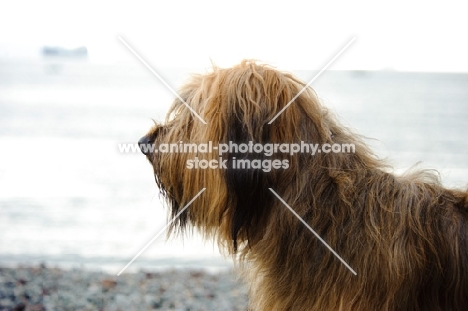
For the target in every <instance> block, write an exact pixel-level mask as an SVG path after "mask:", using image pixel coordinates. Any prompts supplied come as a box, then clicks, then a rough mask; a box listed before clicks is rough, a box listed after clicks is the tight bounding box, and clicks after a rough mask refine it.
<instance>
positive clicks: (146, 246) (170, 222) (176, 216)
mask: <svg viewBox="0 0 468 311" xmlns="http://www.w3.org/2000/svg"><path fill="white" fill-rule="evenodd" d="M205 190H206V188H203V189H202V190H200V192H198V193H197V195H196V196H195V197H194V198H193V199H192V200H190V202H188V203H187V204H186V205H185V206H184V208H183V209H181V210H180V211H179V212H178V213H177V215H175V216H174V218H172V219H171V221H169V222H168V224H167V225H166V226H165V227H164V228H163V229H162V230H161V231H159V232H158V234H156V235H155V236H154V237H153V238H152V239H151V241H149V242H148V243H147V244H146V245H145V247H143V248H142V249H141V251H139V252H138V254H136V255H135V257H133V259H132V260H130V261H129V263H128V264H126V265H125V267H123V269H122V270H120V272H119V273H117V276H120V275H121V274H122V272H124V271H125V269H127V268H128V266H130V265H131V264H132V263H133V262H134V261H135V259H137V258H138V257H139V256H140V255H141V254H142V253H143V252H144V251H145V250H146V249H147V248H148V247H149V246H150V245H151V243H153V242H154V240H156V239H157V238H158V237H159V236H160V235H161V233H163V232H164V231H165V230H166V229H167V227H169V226H170V225H171V224H172V223H173V222H174V221H175V220H176V219H177V218H178V217H179V216H180V214H182V213H183V212H184V211H185V210H186V209H187V207H189V206H190V204H192V203H193V201H195V199H196V198H198V196H199V195H200V194H202V192H203V191H205Z"/></svg>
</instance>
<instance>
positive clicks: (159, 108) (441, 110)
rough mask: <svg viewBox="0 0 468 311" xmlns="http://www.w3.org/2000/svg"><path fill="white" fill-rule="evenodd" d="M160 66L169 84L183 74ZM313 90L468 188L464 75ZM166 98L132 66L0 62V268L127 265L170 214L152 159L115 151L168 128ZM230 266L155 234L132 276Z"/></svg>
mask: <svg viewBox="0 0 468 311" xmlns="http://www.w3.org/2000/svg"><path fill="white" fill-rule="evenodd" d="M156 70H157V71H158V73H159V74H160V75H161V76H162V77H163V78H164V79H165V80H166V81H167V82H168V83H169V85H171V86H173V87H174V88H177V86H178V85H180V84H181V83H182V82H183V81H184V80H185V79H186V78H187V77H188V74H189V73H190V70H188V69H174V68H169V69H168V68H157V69H156ZM296 74H297V75H299V76H300V77H301V78H303V79H304V80H306V81H308V80H310V79H311V78H312V77H313V76H314V72H308V71H298V72H296ZM313 87H314V89H315V90H316V91H317V93H318V95H319V97H320V98H321V99H322V100H323V101H324V103H325V104H326V105H327V106H328V107H330V109H332V110H333V111H334V112H336V114H338V115H339V116H340V119H341V120H342V122H343V123H344V124H345V125H347V126H349V127H351V128H354V129H355V131H356V132H358V133H360V134H363V135H365V136H367V137H370V138H374V139H372V140H369V144H371V145H372V147H373V148H374V150H376V151H377V153H378V154H379V155H380V156H382V157H385V158H387V159H388V160H389V161H390V163H392V164H393V166H394V167H395V168H396V171H398V172H399V171H403V170H405V169H407V168H409V167H411V166H412V165H414V164H416V163H418V162H422V163H420V164H419V166H420V167H424V168H434V169H437V170H438V171H439V172H440V173H441V178H442V181H443V182H444V184H445V185H447V186H450V187H459V188H466V186H467V185H468V139H467V137H466V133H467V120H468V75H466V74H433V73H399V72H384V71H382V72H336V71H328V72H325V73H324V74H322V75H321V76H320V78H319V79H317V80H316V83H314V84H313ZM172 98H173V95H172V94H171V93H170V92H169V91H168V90H167V89H166V88H165V87H164V86H163V85H162V84H161V83H160V82H159V80H157V78H155V77H154V76H153V75H152V74H151V73H150V72H149V71H148V70H147V69H146V68H145V67H143V66H142V65H140V64H139V63H137V61H135V64H133V65H128V64H127V65H112V66H111V65H95V64H90V63H86V62H63V61H53V60H48V61H42V62H0V265H16V264H35V263H41V262H45V263H46V264H49V265H59V266H62V267H81V266H86V267H90V268H95V269H105V270H109V271H111V272H118V271H119V270H120V269H121V268H123V266H124V265H125V264H126V263H127V262H128V261H129V260H130V259H132V257H133V256H134V255H135V254H136V253H138V251H140V250H141V249H142V248H143V247H144V246H145V245H146V244H147V243H148V242H149V241H150V240H151V239H152V238H153V237H154V236H155V235H156V233H158V232H159V231H160V230H161V229H162V228H164V226H165V224H166V220H167V216H166V210H165V209H164V207H163V206H162V204H161V201H160V199H159V196H158V190H157V188H156V187H155V184H154V180H153V176H152V171H151V167H150V165H149V163H147V161H146V159H145V158H144V157H143V156H142V155H141V154H138V153H136V154H122V153H119V150H118V144H119V143H126V142H136V141H137V140H138V139H139V138H140V137H141V136H142V135H143V134H144V133H145V132H146V131H147V130H148V129H149V127H150V126H151V124H152V120H151V119H156V120H163V118H164V115H165V112H166V111H167V108H168V106H169V104H170V103H171V101H172ZM229 266H230V261H229V260H225V259H223V258H222V257H221V256H220V255H218V250H217V249H216V247H215V246H214V245H213V243H203V242H202V241H201V239H200V238H199V237H198V236H194V237H191V238H186V239H185V241H182V240H181V239H171V240H169V241H166V239H165V235H164V234H162V235H161V236H160V237H159V238H158V239H156V240H155V241H154V242H153V243H152V244H151V245H150V246H149V247H148V248H147V249H146V251H145V252H143V254H142V255H141V256H140V257H139V258H138V259H137V260H136V261H135V262H134V264H133V265H132V266H131V267H130V268H129V270H132V269H133V270H135V269H140V268H147V269H150V268H153V269H157V268H167V267H199V268H225V267H229Z"/></svg>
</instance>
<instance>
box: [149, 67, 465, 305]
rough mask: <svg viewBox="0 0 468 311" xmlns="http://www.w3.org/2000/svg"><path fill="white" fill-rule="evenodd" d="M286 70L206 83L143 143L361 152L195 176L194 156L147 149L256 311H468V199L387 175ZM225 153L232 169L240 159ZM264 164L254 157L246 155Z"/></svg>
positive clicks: (419, 178) (253, 70)
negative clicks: (239, 271) (237, 267)
mask: <svg viewBox="0 0 468 311" xmlns="http://www.w3.org/2000/svg"><path fill="white" fill-rule="evenodd" d="M304 86H305V84H304V83H303V82H301V81H300V80H298V79H297V78H295V77H294V76H292V75H291V74H288V73H283V72H279V71H277V70H275V69H273V68H271V67H269V66H266V65H261V64H258V63H256V62H252V61H244V62H242V63H241V64H240V65H238V66H235V67H233V68H230V69H220V68H214V70H213V72H211V73H207V74H205V75H197V76H194V77H193V78H192V79H191V80H190V81H189V82H188V83H187V84H186V85H184V86H183V87H182V89H181V91H180V93H179V94H180V95H181V97H182V98H183V99H184V100H185V102H186V103H187V104H188V105H190V107H192V109H193V110H194V111H196V112H197V113H198V114H199V115H200V116H201V117H202V118H203V119H204V120H205V121H206V122H207V124H206V125H205V124H203V122H201V121H200V120H199V119H198V118H197V117H196V116H195V115H194V114H193V113H192V112H191V111H190V110H189V109H188V108H187V107H186V106H185V104H184V103H183V102H181V101H180V100H178V99H177V100H175V102H174V103H173V106H172V108H171V109H170V112H169V114H168V117H167V120H166V122H165V124H156V125H155V126H154V127H153V128H152V129H151V130H150V131H149V133H148V134H147V135H146V136H145V139H144V142H148V143H155V144H156V145H158V144H162V143H178V142H180V141H183V142H184V143H207V142H209V141H212V142H215V143H218V142H219V143H227V142H229V141H233V142H236V143H242V142H244V143H246V142H248V141H253V142H256V143H297V142H300V141H305V142H311V143H319V144H324V143H330V144H333V143H338V144H342V143H352V144H354V145H355V153H328V154H326V153H317V154H316V155H314V156H311V155H310V154H308V153H300V154H296V155H294V156H289V155H284V154H275V155H273V156H272V157H267V156H265V155H255V157H256V158H258V159H270V158H274V159H281V160H284V159H287V160H288V161H289V168H287V169H272V170H271V171H270V172H268V173H267V172H264V171H262V170H261V169H244V170H241V169H231V168H229V165H228V168H227V169H187V167H186V165H187V160H189V159H193V158H194V157H195V156H197V157H198V158H200V159H202V158H204V159H218V155H217V154H216V153H214V154H210V153H207V154H204V153H203V154H202V153H200V154H194V153H161V152H159V153H147V156H148V159H149V160H150V162H151V163H152V165H153V168H154V173H155V177H156V182H157V185H158V186H159V188H160V189H161V191H162V193H163V195H164V196H165V197H166V199H167V201H168V203H169V205H170V207H171V214H172V216H175V215H176V214H177V213H178V212H179V211H180V210H181V209H182V208H183V207H184V206H185V205H186V204H187V203H188V202H189V201H191V200H192V199H193V197H194V196H195V195H196V194H197V193H198V192H199V191H200V190H201V189H203V188H206V190H205V191H204V192H203V193H202V194H201V195H200V196H199V197H198V198H197V199H196V200H195V201H194V202H193V203H192V204H191V205H190V206H189V207H188V208H187V209H186V210H185V211H184V212H183V213H182V214H181V215H180V217H178V218H177V220H176V222H175V223H174V225H173V228H172V229H173V231H174V230H175V231H177V230H179V229H180V230H183V229H185V228H188V227H191V226H194V227H196V228H198V229H199V230H200V231H201V232H202V233H203V234H204V235H205V236H206V237H207V238H215V239H216V240H217V242H218V243H219V245H220V246H221V249H222V250H223V251H224V252H226V253H227V254H230V255H233V257H234V258H235V260H236V262H238V263H240V264H241V266H242V267H243V268H244V270H245V271H247V272H248V273H246V274H247V275H248V278H249V281H250V284H251V294H250V305H251V306H250V308H251V309H252V310H294V311H300V310H320V311H322V310H412V311H414V310H443V311H447V310H466V308H468V193H467V192H466V191H461V190H460V191H459V190H449V189H445V188H444V187H442V185H441V184H440V183H439V182H438V180H437V178H436V176H435V175H434V174H433V173H430V172H427V171H420V172H412V173H410V174H406V175H404V176H395V175H393V174H392V173H389V170H388V167H387V166H386V165H385V164H384V163H383V162H382V161H380V160H378V159H377V158H376V157H375V156H374V155H373V154H372V152H371V151H370V150H369V149H368V148H367V147H366V145H365V144H364V143H363V141H362V139H361V138H360V137H359V136H358V135H356V134H354V133H352V132H351V131H349V130H348V129H346V128H345V127H343V126H342V125H340V124H339V123H338V122H337V120H336V118H334V117H333V116H332V115H331V114H330V113H329V112H328V111H327V109H326V108H324V107H323V106H322V105H321V103H320V102H319V100H318V99H317V97H316V95H315V93H314V91H313V90H312V89H311V88H306V90H305V91H304V92H303V93H301V95H300V96H299V97H298V98H297V99H296V100H295V101H294V102H293V103H292V104H291V105H290V106H289V107H288V108H287V109H286V110H285V111H284V112H283V113H282V114H281V115H280V116H279V117H278V118H277V119H276V120H275V121H274V122H273V123H272V124H271V125H269V124H268V122H269V121H270V120H271V119H272V118H273V117H274V116H275V115H276V114H277V113H278V112H279V111H280V110H281V109H282V108H283V107H284V106H285V105H286V104H287V103H288V102H289V101H290V100H291V99H292V98H293V97H294V96H295V95H296V94H298V93H299V92H300V91H301V89H302V88H303V87H304ZM234 156H236V157H242V156H243V155H241V154H225V155H224V159H227V160H228V164H232V161H233V157H234ZM246 157H247V158H248V157H252V155H247V156H246ZM268 188H272V189H273V190H274V191H275V192H277V193H278V194H279V195H280V196H281V197H282V198H283V200H284V201H285V202H287V204H288V205H289V206H291V207H292V208H293V209H294V210H295V211H296V213H297V214H299V215H300V216H301V217H302V218H303V219H304V220H305V221H306V222H307V223H308V224H309V225H310V226H311V227H312V228H313V229H314V230H315V231H316V232H317V233H318V234H319V235H320V236H321V237H322V238H323V239H324V240H325V241H326V242H327V243H328V244H329V245H330V246H331V247H332V248H333V249H334V250H335V251H336V252H337V253H338V254H339V255H340V256H341V257H342V258H343V260H345V261H346V262H347V263H348V264H349V265H350V266H351V267H352V268H353V269H354V270H355V271H356V272H357V275H354V274H353V273H351V272H350V270H348V269H347V268H346V267H345V266H344V265H343V264H342V263H341V262H340V261H339V260H338V259H337V258H336V257H335V256H334V255H333V254H332V253H331V252H330V251H329V250H328V249H327V248H326V247H325V246H324V245H323V244H322V243H321V242H320V241H319V240H318V239H317V238H316V237H315V236H314V235H313V234H312V233H311V232H310V231H309V230H308V229H307V228H306V227H305V226H304V225H303V224H302V223H301V222H300V221H299V220H298V219H297V218H296V217H295V216H294V215H293V214H292V213H291V212H290V211H289V210H288V209H287V208H286V207H285V206H284V205H283V203H281V202H280V200H279V199H277V198H276V197H275V196H274V195H273V194H272V193H271V191H269V190H268Z"/></svg>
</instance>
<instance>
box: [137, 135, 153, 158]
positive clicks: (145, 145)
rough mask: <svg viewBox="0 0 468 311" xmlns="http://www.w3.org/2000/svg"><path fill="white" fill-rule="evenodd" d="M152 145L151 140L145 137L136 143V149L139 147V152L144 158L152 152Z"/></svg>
mask: <svg viewBox="0 0 468 311" xmlns="http://www.w3.org/2000/svg"><path fill="white" fill-rule="evenodd" d="M152 145H153V144H152V143H151V138H150V137H148V136H146V135H145V136H143V137H142V138H140V140H139V141H138V147H140V150H141V152H142V153H143V154H144V155H145V156H148V155H149V154H150V153H152V152H153V150H152Z"/></svg>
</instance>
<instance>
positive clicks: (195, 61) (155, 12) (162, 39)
mask: <svg viewBox="0 0 468 311" xmlns="http://www.w3.org/2000/svg"><path fill="white" fill-rule="evenodd" d="M437 3H438V4H432V3H429V2H427V1H392V2H389V3H388V4H381V3H380V1H379V2H378V1H361V0H356V1H348V2H335V1H321V2H320V4H316V3H314V2H312V1H288V2H286V1H284V2H276V1H271V2H267V1H233V2H225V1H218V2H215V1H170V2H169V1H154V2H153V3H148V2H138V1H132V2H126V6H122V5H116V4H114V2H113V1H103V2H97V1H89V0H81V1H78V2H74V3H73V4H68V2H67V3H66V2H64V1H63V2H62V1H38V2H36V1H12V2H3V3H2V4H1V5H0V58H12V57H30V56H36V57H37V55H38V50H39V48H40V47H41V46H43V45H62V46H69V47H74V46H81V45H85V46H87V47H88V49H89V55H90V60H92V61H95V62H110V63H112V62H116V61H132V62H134V61H135V58H134V57H133V56H132V55H131V54H130V53H129V51H128V50H127V49H126V48H125V47H124V46H123V44H122V43H121V42H120V41H119V40H118V36H122V37H123V38H124V39H125V40H126V41H127V42H128V43H129V44H130V45H131V46H133V47H134V49H135V50H136V51H138V53H139V54H141V55H142V56H143V57H144V58H146V59H147V60H148V61H149V62H150V63H151V64H153V65H155V66H178V67H206V66H209V64H210V60H212V61H213V62H215V63H216V64H219V65H221V66H229V65H232V64H234V63H238V62H239V61H240V60H241V59H243V58H254V59H259V60H262V61H266V62H268V63H271V64H273V65H276V66H278V67H281V68H288V69H320V68H321V67H322V66H323V65H325V64H326V63H327V62H328V61H329V60H330V59H331V58H332V57H333V56H334V55H335V54H336V53H337V52H338V51H339V50H340V49H341V48H342V47H344V46H345V45H346V43H348V42H349V41H350V40H351V39H352V38H353V37H355V38H356V40H355V41H354V42H353V44H352V45H350V46H349V48H348V49H347V50H346V51H345V52H344V53H343V54H342V55H341V56H340V57H339V58H338V59H337V61H336V62H334V63H333V65H332V66H331V67H330V69H372V70H379V69H395V70H409V71H463V72H468V61H467V56H466V55H468V42H467V37H468V36H467V30H468V18H467V17H466V12H467V10H466V7H467V5H465V4H462V1H444V2H443V4H442V2H437Z"/></svg>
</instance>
